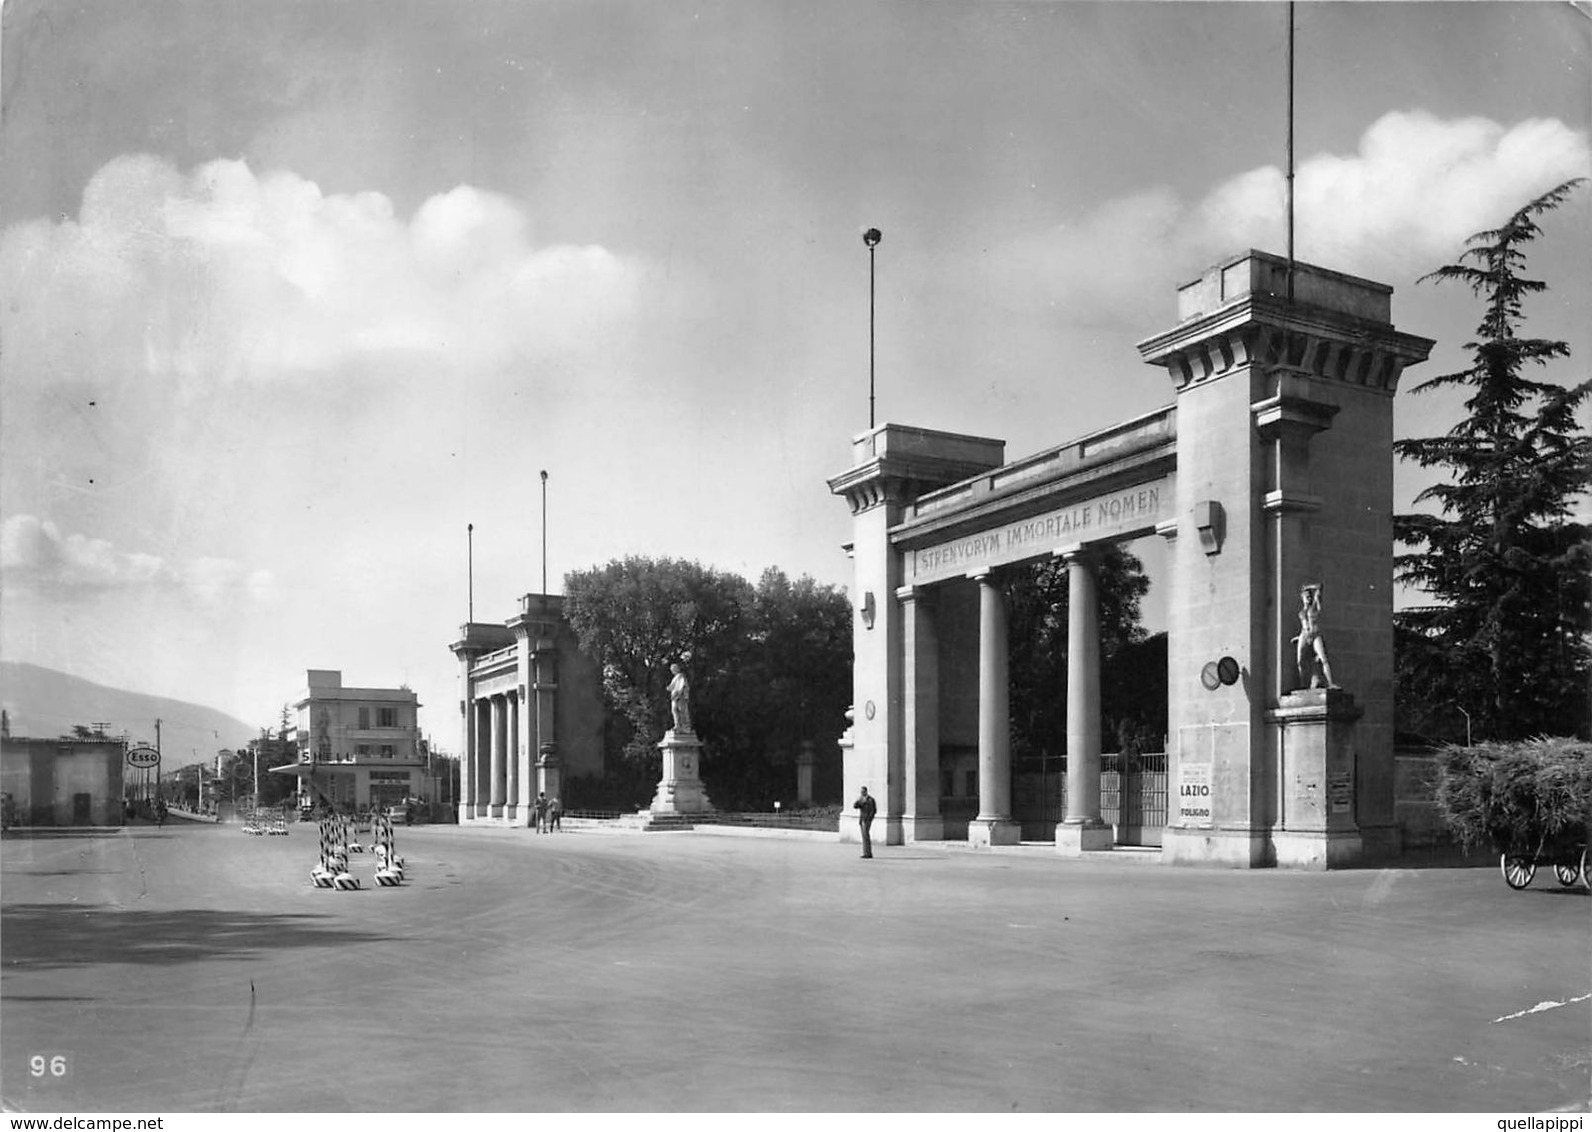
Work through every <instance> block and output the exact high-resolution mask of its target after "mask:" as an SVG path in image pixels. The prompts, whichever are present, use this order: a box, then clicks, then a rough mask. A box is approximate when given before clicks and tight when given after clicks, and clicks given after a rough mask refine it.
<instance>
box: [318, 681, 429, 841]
mask: <svg viewBox="0 0 1592 1132" xmlns="http://www.w3.org/2000/svg"><path fill="white" fill-rule="evenodd" d="M306 684H307V687H306V688H305V691H304V692H303V694H302V695H301V696H300V697H299V698H298V700H297V701H296V702H295V703H294V705H293V707H294V710H295V712H296V713H297V714H296V723H295V727H296V732H295V736H294V737H295V738H296V740H297V743H298V752H299V761H298V765H297V767H295V768H294V771H295V772H296V773H297V775H298V778H299V797H300V800H301V802H303V803H305V804H308V803H311V802H314V801H317V800H319V801H322V802H328V803H331V804H333V805H335V806H337V807H338V808H340V809H346V808H353V809H356V810H362V809H366V808H368V807H370V806H378V807H380V806H395V805H400V804H402V803H403V802H404V801H405V800H406V799H409V798H420V797H423V796H424V793H425V786H426V765H425V764H426V757H425V751H424V749H423V748H422V746H421V743H420V728H419V709H420V700H419V698H418V697H417V696H416V695H415V693H414V692H413V691H411V690H410V689H408V688H345V687H343V674H342V673H341V672H338V671H331V670H327V669H319V668H312V669H310V670H309V672H308V679H307V681H306Z"/></svg>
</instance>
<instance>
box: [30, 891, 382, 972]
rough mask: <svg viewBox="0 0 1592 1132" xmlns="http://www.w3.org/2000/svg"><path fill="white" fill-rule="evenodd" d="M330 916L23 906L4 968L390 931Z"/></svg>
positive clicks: (190, 955)
mask: <svg viewBox="0 0 1592 1132" xmlns="http://www.w3.org/2000/svg"><path fill="white" fill-rule="evenodd" d="M324 919H328V917H324V916H312V915H302V914H296V913H295V914H283V915H257V914H254V913H250V912H231V911H225V912H223V911H215V910H212V909H208V908H187V909H180V910H177V911H169V912H141V911H136V910H130V909H122V908H116V907H114V906H112V905H107V904H99V905H87V906H83V905H61V904H18V905H14V906H12V907H8V908H6V909H5V910H4V912H3V913H0V928H3V930H4V933H5V957H4V967H5V968H6V969H7V970H9V971H14V970H16V969H18V968H24V969H34V970H42V969H45V968H50V967H72V966H79V965H87V964H92V963H190V962H193V961H194V960H198V959H242V958H244V957H246V956H248V955H251V954H253V953H255V952H260V951H265V950H270V949H282V948H291V947H332V946H343V945H347V944H361V943H374V942H377V941H380V940H385V939H390V938H392V937H391V936H386V935H381V934H378V933H375V932H366V931H357V930H349V929H347V928H331V927H323V926H321V925H320V924H319V923H318V922H317V921H320V920H324Z"/></svg>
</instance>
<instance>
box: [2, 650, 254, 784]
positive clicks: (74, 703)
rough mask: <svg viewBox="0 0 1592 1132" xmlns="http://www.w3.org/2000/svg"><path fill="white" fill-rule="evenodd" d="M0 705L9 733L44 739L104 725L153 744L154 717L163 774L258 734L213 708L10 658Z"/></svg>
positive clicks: (5, 664)
mask: <svg viewBox="0 0 1592 1132" xmlns="http://www.w3.org/2000/svg"><path fill="white" fill-rule="evenodd" d="M0 706H3V707H4V708H5V712H6V720H7V722H8V723H9V724H10V726H11V734H13V735H19V736H29V737H33V738H43V739H53V738H55V737H56V736H57V735H70V734H72V728H73V726H74V725H75V724H79V723H82V724H87V725H94V724H100V723H103V724H104V725H105V733H106V734H107V735H120V734H122V733H123V732H126V733H127V735H128V736H129V737H131V738H132V739H134V740H135V741H143V742H147V743H151V744H153V743H154V741H155V720H157V719H158V720H160V721H161V724H160V734H161V743H160V748H161V752H162V753H163V754H164V755H165V759H164V762H165V765H166V768H167V769H168V770H175V769H176V768H177V767H181V766H187V765H188V764H190V763H194V762H202V761H204V760H206V759H212V758H214V757H215V754H216V752H217V751H218V750H221V749H222V748H224V747H225V748H231V749H235V748H237V747H241V746H246V745H247V744H248V742H249V740H250V739H254V738H258V737H259V734H260V729H259V727H251V726H250V725H249V724H247V723H244V722H243V720H241V719H234V718H233V717H232V716H230V715H228V714H227V713H226V712H222V711H217V710H216V709H215V708H208V707H202V706H200V705H199V704H190V703H186V702H184V701H182V700H170V699H166V698H164V697H162V696H146V695H144V694H143V693H141V692H128V691H124V690H122V689H120V688H107V687H106V686H105V685H103V684H95V683H93V682H92V681H89V680H84V679H81V678H79V677H77V676H68V675H67V674H66V673H64V672H56V671H54V670H53V669H49V668H40V667H39V666H38V665H36V664H21V663H19V662H17V661H13V660H0Z"/></svg>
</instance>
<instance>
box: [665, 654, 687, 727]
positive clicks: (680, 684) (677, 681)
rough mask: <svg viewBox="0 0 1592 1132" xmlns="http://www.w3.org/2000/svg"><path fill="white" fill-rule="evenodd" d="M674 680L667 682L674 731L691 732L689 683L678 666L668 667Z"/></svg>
mask: <svg viewBox="0 0 1592 1132" xmlns="http://www.w3.org/2000/svg"><path fill="white" fill-rule="evenodd" d="M669 671H670V672H672V673H673V674H674V678H673V679H671V680H670V681H669V711H670V713H671V714H672V715H673V716H674V729H675V730H676V731H690V730H691V683H690V681H688V680H687V679H686V678H685V672H684V671H683V670H682V669H681V668H680V666H679V665H678V664H671V665H669Z"/></svg>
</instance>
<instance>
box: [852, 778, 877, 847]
mask: <svg viewBox="0 0 1592 1132" xmlns="http://www.w3.org/2000/svg"><path fill="white" fill-rule="evenodd" d="M851 808H852V809H854V810H856V811H857V827H858V828H859V829H861V830H862V855H863V856H864V857H872V856H873V815H874V814H875V813H877V812H878V809H879V804H878V803H877V802H875V801H874V800H873V799H872V798H871V797H869V795H868V788H867V787H866V786H864V787H863V788H862V797H860V798H858V799H857V800H856V801H855V802H853V803H852V804H851Z"/></svg>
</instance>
